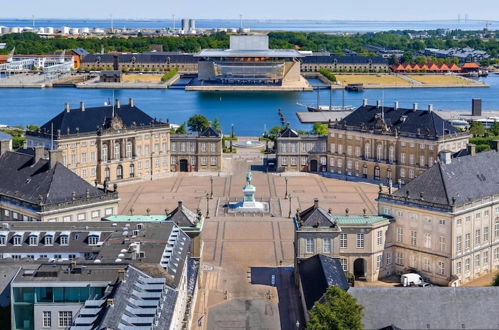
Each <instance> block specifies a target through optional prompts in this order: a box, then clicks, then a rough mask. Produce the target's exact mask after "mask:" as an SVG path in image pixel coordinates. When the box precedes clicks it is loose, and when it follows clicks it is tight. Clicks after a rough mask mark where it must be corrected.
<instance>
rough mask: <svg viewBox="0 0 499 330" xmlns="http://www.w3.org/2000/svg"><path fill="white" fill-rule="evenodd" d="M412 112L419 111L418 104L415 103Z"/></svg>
mask: <svg viewBox="0 0 499 330" xmlns="http://www.w3.org/2000/svg"><path fill="white" fill-rule="evenodd" d="M412 110H414V111H416V110H418V104H417V103H414V104H413V105H412Z"/></svg>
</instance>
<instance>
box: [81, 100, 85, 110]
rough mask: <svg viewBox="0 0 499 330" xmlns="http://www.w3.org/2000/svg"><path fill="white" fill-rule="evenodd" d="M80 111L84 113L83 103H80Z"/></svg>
mask: <svg viewBox="0 0 499 330" xmlns="http://www.w3.org/2000/svg"><path fill="white" fill-rule="evenodd" d="M80 110H81V111H85V102H80Z"/></svg>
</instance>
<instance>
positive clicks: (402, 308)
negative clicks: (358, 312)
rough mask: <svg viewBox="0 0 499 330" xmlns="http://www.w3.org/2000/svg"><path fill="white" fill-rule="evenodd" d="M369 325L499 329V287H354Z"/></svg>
mask: <svg viewBox="0 0 499 330" xmlns="http://www.w3.org/2000/svg"><path fill="white" fill-rule="evenodd" d="M348 293H350V294H351V295H353V296H354V297H355V298H356V299H357V303H359V304H361V305H362V306H364V317H363V320H362V323H363V326H364V328H365V329H381V328H384V327H387V326H390V325H393V326H395V327H397V328H400V329H497V328H498V327H499V314H498V313H497V311H498V310H499V288H497V287H456V288H452V287H428V288H401V287H399V288H350V290H348Z"/></svg>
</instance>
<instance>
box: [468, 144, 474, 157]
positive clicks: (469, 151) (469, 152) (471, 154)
mask: <svg viewBox="0 0 499 330" xmlns="http://www.w3.org/2000/svg"><path fill="white" fill-rule="evenodd" d="M466 148H467V149H468V154H469V155H470V156H475V155H476V145H474V144H473V143H468V144H467V145H466Z"/></svg>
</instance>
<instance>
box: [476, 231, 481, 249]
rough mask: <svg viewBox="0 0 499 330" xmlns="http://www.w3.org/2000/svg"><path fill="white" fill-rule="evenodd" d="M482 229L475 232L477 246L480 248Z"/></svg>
mask: <svg viewBox="0 0 499 330" xmlns="http://www.w3.org/2000/svg"><path fill="white" fill-rule="evenodd" d="M480 238H481V236H480V229H477V230H475V246H480Z"/></svg>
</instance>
